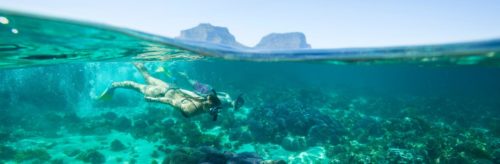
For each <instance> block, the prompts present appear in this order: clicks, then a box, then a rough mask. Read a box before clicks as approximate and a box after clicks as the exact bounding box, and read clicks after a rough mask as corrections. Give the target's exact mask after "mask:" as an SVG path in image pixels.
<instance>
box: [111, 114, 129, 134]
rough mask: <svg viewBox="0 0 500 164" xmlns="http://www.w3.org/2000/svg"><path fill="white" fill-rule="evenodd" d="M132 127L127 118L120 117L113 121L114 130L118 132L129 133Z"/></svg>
mask: <svg viewBox="0 0 500 164" xmlns="http://www.w3.org/2000/svg"><path fill="white" fill-rule="evenodd" d="M131 127H132V121H131V120H130V119H128V118H127V117H123V116H121V117H118V118H116V119H114V121H113V128H114V129H116V130H118V131H127V130H129V129H130V128H131Z"/></svg>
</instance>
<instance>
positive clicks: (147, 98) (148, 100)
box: [144, 96, 154, 102]
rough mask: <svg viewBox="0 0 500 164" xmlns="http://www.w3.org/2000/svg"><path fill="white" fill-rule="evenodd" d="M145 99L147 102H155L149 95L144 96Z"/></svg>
mask: <svg viewBox="0 0 500 164" xmlns="http://www.w3.org/2000/svg"><path fill="white" fill-rule="evenodd" d="M144 99H145V100H146V101H147V102H153V99H154V98H153V97H149V96H144Z"/></svg>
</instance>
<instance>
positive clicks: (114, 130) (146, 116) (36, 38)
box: [0, 11, 500, 163]
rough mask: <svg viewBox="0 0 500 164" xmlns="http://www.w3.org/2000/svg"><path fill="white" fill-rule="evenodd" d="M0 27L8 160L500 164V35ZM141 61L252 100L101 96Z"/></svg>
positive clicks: (26, 22) (0, 149)
mask: <svg viewBox="0 0 500 164" xmlns="http://www.w3.org/2000/svg"><path fill="white" fill-rule="evenodd" d="M0 38H1V39H0V83H1V84H2V85H0V96H1V99H0V113H1V114H0V120H1V121H0V162H1V163H203V162H207V163H231V162H233V163H260V162H267V163H273V162H274V163H280V162H286V163H500V117H499V116H500V101H499V100H500V69H499V67H498V65H499V58H498V53H499V50H500V40H487V41H476V42H466V43H452V44H443V45H424V46H406V47H404V46H403V47H385V48H346V49H323V50H315V49H313V50H294V51H287V50H282V51H257V50H241V49H232V48H229V47H224V46H220V45H211V44H207V43H197V42H187V41H179V40H175V39H170V38H165V37H160V36H154V35H150V34H145V33H141V32H137V31H134V30H129V29H122V28H116V27H109V26H105V25H99V24H92V23H85V22H77V21H72V20H62V19H54V18H47V17H40V16H36V15H27V14H20V13H15V12H10V11H0ZM133 62H142V63H144V65H145V67H146V69H147V70H149V72H150V73H151V75H152V76H154V77H157V78H159V79H161V80H163V81H165V82H168V83H169V84H175V85H176V86H178V87H180V88H183V89H186V90H194V89H193V87H192V86H191V85H190V84H189V83H188V81H187V80H186V79H184V78H182V76H181V75H180V73H181V72H182V73H185V74H186V75H188V76H189V78H190V79H194V80H196V81H199V82H201V83H205V84H209V85H211V86H212V87H213V88H214V89H216V90H217V91H219V92H226V93H228V94H229V95H231V97H236V96H237V95H239V94H241V93H243V98H244V100H245V103H244V105H243V107H242V108H241V109H239V110H234V109H233V108H225V109H222V111H221V112H220V113H219V115H218V120H217V121H212V117H211V116H210V115H209V114H208V113H203V114H200V115H198V116H194V117H190V118H185V117H184V116H183V115H182V114H181V112H180V111H179V110H177V109H174V108H173V107H172V106H171V105H169V104H165V103H155V102H148V101H146V100H145V99H144V95H142V94H140V93H138V92H135V91H133V90H127V89H117V90H116V92H115V94H114V96H113V97H112V98H111V99H110V100H98V99H97V98H98V96H99V95H100V94H101V93H102V92H103V91H104V90H105V89H106V88H107V87H109V86H110V85H111V83H112V82H117V81H125V80H131V81H136V82H139V83H143V84H144V83H145V81H144V78H143V77H142V76H141V74H140V73H139V72H138V71H137V70H136V69H135V68H134V65H133V64H132V63H133Z"/></svg>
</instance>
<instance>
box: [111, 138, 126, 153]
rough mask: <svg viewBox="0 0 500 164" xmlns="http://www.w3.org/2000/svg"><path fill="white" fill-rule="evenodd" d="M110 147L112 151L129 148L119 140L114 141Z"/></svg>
mask: <svg viewBox="0 0 500 164" xmlns="http://www.w3.org/2000/svg"><path fill="white" fill-rule="evenodd" d="M110 147H111V150H112V151H122V150H125V149H127V147H126V146H125V145H124V144H123V143H122V142H121V141H120V140H118V139H115V140H113V141H112V142H111V145H110Z"/></svg>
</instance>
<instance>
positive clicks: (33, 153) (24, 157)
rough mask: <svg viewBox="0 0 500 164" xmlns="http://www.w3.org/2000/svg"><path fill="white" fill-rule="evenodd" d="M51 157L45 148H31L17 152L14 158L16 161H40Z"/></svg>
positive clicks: (45, 160)
mask: <svg viewBox="0 0 500 164" xmlns="http://www.w3.org/2000/svg"><path fill="white" fill-rule="evenodd" d="M50 158H51V156H50V154H49V153H48V152H47V150H45V149H33V150H25V151H21V152H18V153H17V154H16V155H15V156H14V159H15V160H16V161H17V162H22V161H28V160H35V161H38V162H40V163H43V162H47V161H49V160H50Z"/></svg>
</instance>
